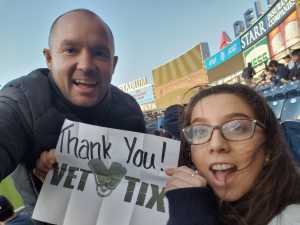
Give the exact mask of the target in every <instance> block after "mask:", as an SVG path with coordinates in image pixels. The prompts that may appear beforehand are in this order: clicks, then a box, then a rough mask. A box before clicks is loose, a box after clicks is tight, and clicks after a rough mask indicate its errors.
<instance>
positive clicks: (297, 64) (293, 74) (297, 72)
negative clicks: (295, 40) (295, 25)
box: [289, 49, 300, 80]
mask: <svg viewBox="0 0 300 225" xmlns="http://www.w3.org/2000/svg"><path fill="white" fill-rule="evenodd" d="M292 60H293V62H294V67H293V68H292V69H291V71H290V75H289V79H290V80H299V79H300V49H295V50H294V51H292Z"/></svg>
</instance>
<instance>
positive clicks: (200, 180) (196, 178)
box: [172, 171, 207, 187]
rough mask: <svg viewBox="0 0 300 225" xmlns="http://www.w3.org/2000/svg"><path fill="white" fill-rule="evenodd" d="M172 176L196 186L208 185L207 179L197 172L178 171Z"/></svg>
mask: <svg viewBox="0 0 300 225" xmlns="http://www.w3.org/2000/svg"><path fill="white" fill-rule="evenodd" d="M172 178H173V179H177V180H180V181H182V182H185V183H187V184H189V185H191V186H195V187H203V186H206V185H207V182H206V179H205V178H204V177H202V176H200V175H199V174H196V173H192V174H190V173H186V172H183V171H176V173H174V175H173V176H172Z"/></svg>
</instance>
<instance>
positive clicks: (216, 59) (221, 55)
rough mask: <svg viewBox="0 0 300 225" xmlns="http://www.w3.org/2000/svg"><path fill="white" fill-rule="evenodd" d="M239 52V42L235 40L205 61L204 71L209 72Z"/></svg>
mask: <svg viewBox="0 0 300 225" xmlns="http://www.w3.org/2000/svg"><path fill="white" fill-rule="evenodd" d="M239 52H241V41H240V39H236V40H235V41H233V42H232V43H230V44H229V45H227V46H226V47H225V48H223V49H222V50H221V51H220V52H218V53H217V54H215V55H213V56H212V57H210V58H208V59H206V60H205V62H204V64H205V69H206V70H207V71H208V70H211V69H213V68H215V67H216V66H218V65H220V64H222V63H223V62H225V61H227V60H228V59H230V58H231V57H233V56H235V55H236V54H238V53H239Z"/></svg>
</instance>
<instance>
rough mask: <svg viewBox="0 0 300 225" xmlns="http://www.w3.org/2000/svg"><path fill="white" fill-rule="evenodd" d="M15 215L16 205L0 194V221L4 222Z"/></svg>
mask: <svg viewBox="0 0 300 225" xmlns="http://www.w3.org/2000/svg"><path fill="white" fill-rule="evenodd" d="M13 215H14V207H13V205H12V204H11V203H10V201H9V200H8V199H7V198H6V197H4V196H3V195H0V221H1V222H3V221H5V220H7V219H8V218H10V217H11V216H13Z"/></svg>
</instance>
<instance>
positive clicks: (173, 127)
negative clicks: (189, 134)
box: [164, 104, 184, 139]
mask: <svg viewBox="0 0 300 225" xmlns="http://www.w3.org/2000/svg"><path fill="white" fill-rule="evenodd" d="M183 111H184V107H183V106H182V105H179V104H176V105H171V106H169V107H168V108H166V111H165V113H164V115H165V116H164V128H165V129H166V130H167V131H168V132H170V133H171V134H172V136H173V137H174V138H175V139H179V138H180V129H181V122H182V116H183Z"/></svg>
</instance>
